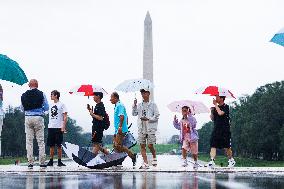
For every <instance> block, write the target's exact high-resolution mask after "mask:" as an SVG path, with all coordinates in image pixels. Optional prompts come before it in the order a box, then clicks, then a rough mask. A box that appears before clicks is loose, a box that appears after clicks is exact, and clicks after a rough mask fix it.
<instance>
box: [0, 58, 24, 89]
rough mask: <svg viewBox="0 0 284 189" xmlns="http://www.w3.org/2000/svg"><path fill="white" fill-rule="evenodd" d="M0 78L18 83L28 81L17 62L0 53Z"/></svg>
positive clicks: (21, 83)
mask: <svg viewBox="0 0 284 189" xmlns="http://www.w3.org/2000/svg"><path fill="white" fill-rule="evenodd" d="M0 79H2V80H5V81H10V82H12V83H16V84H18V85H23V84H25V83H27V82H28V79H27V76H26V74H25V72H24V71H23V70H22V68H20V66H19V64H18V63H17V62H15V61H14V60H12V59H10V58H9V57H8V56H6V55H2V54H0Z"/></svg>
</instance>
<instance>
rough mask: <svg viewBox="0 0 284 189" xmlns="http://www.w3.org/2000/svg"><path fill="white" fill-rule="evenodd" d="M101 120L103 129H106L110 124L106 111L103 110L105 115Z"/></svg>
mask: <svg viewBox="0 0 284 189" xmlns="http://www.w3.org/2000/svg"><path fill="white" fill-rule="evenodd" d="M103 121H104V129H105V130H108V128H109V126H110V121H109V116H108V114H107V113H106V112H105V116H104V118H103Z"/></svg>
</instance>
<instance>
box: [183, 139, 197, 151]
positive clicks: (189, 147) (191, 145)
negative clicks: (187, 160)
mask: <svg viewBox="0 0 284 189" xmlns="http://www.w3.org/2000/svg"><path fill="white" fill-rule="evenodd" d="M182 148H183V149H185V150H186V151H190V152H191V154H198V142H197V141H196V142H189V139H187V138H186V139H184V140H183V141H182Z"/></svg>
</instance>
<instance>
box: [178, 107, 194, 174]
mask: <svg viewBox="0 0 284 189" xmlns="http://www.w3.org/2000/svg"><path fill="white" fill-rule="evenodd" d="M196 123H197V122H196V119H195V117H193V115H192V114H191V110H190V108H189V107H188V106H183V107H182V119H181V120H180V121H178V119H177V117H176V115H175V117H174V121H173V125H174V127H175V128H176V129H178V130H180V141H181V143H182V157H183V164H182V166H183V167H186V166H187V165H188V163H187V151H191V154H192V156H193V159H194V164H193V168H194V169H198V163H197V159H198V139H199V137H198V132H197V130H196Z"/></svg>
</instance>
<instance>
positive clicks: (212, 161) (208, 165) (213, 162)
mask: <svg viewBox="0 0 284 189" xmlns="http://www.w3.org/2000/svg"><path fill="white" fill-rule="evenodd" d="M215 165H216V164H215V161H214V159H211V161H209V163H208V164H207V166H206V167H211V168H214V167H215Z"/></svg>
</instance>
